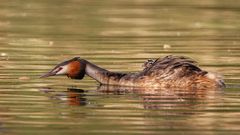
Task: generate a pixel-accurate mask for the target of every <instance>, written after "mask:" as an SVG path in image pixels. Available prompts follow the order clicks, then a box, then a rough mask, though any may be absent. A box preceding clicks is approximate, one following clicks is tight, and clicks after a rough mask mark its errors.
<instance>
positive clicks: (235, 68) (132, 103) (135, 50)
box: [0, 0, 240, 135]
mask: <svg viewBox="0 0 240 135" xmlns="http://www.w3.org/2000/svg"><path fill="white" fill-rule="evenodd" d="M239 18H240V1H239V0H201V1H192V0H181V1H178V0H132V1H129V0H101V1H100V0H24V1H23V0H0V118H1V119H0V134H24V135H26V134H43V133H48V134H58V135H59V134H70V133H71V134H116V133H117V134H176V133H178V134H200V132H199V131H202V132H201V134H202V133H206V134H229V133H232V134H237V133H239V130H240V127H239V124H240V120H239V119H238V118H239V116H240V105H239V103H240V100H239V95H240V92H239V90H240V88H239V87H240V84H239V83H240V61H239V58H240V19H239ZM166 55H183V56H188V57H191V58H193V59H194V60H196V61H198V63H199V65H200V67H201V68H203V69H205V70H208V71H212V72H218V73H220V74H222V75H223V76H224V78H225V81H226V84H227V88H226V89H224V90H220V91H212V90H209V91H197V92H196V91H191V92H186V91H170V90H159V91H156V90H134V89H122V88H104V87H103V88H102V87H99V84H98V83H97V82H96V81H94V80H92V79H91V78H89V77H86V78H85V79H84V80H81V81H75V80H70V79H68V78H67V77H53V78H48V79H39V76H40V75H42V74H43V73H45V72H47V71H48V70H50V69H51V68H52V67H53V66H55V65H56V64H57V63H59V62H61V61H64V60H66V59H70V58H72V57H75V56H80V57H81V58H84V59H87V60H89V61H91V62H93V63H95V64H97V65H99V66H101V67H104V68H106V69H109V70H111V71H123V72H135V71H139V70H142V67H141V65H142V63H144V61H146V60H147V59H150V58H159V57H164V56H166ZM106 89H111V90H110V91H112V92H110V93H109V92H102V91H101V90H103V91H104V90H106Z"/></svg>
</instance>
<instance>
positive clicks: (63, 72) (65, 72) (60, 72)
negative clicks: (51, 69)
mask: <svg viewBox="0 0 240 135" xmlns="http://www.w3.org/2000/svg"><path fill="white" fill-rule="evenodd" d="M67 71H68V66H63V67H62V70H60V71H59V72H57V73H56V75H65V74H67Z"/></svg>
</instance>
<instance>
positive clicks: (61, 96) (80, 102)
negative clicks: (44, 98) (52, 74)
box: [41, 88, 88, 106]
mask: <svg viewBox="0 0 240 135" xmlns="http://www.w3.org/2000/svg"><path fill="white" fill-rule="evenodd" d="M41 91H42V92H44V93H46V94H51V95H50V98H51V99H55V100H60V101H63V102H64V103H67V104H68V105H72V106H85V105H87V104H88V100H87V98H86V97H85V96H86V93H87V92H88V91H87V90H82V89H78V88H67V91H64V92H62V93H58V92H57V91H55V90H53V89H51V88H42V89H41Z"/></svg>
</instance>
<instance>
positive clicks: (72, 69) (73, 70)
mask: <svg viewBox="0 0 240 135" xmlns="http://www.w3.org/2000/svg"><path fill="white" fill-rule="evenodd" d="M85 67H86V64H85V63H84V61H82V60H81V59H80V57H74V58H72V59H70V60H67V61H64V62H62V63H60V64H58V65H57V66H55V67H54V68H53V69H52V70H50V71H49V72H48V73H46V74H44V75H42V76H41V77H40V78H45V77H49V76H56V75H67V76H68V77H70V78H72V79H82V78H83V77H84V75H85Z"/></svg>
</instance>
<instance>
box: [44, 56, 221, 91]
mask: <svg viewBox="0 0 240 135" xmlns="http://www.w3.org/2000/svg"><path fill="white" fill-rule="evenodd" d="M143 66H144V69H143V70H142V71H140V72H137V73H118V72H111V71H108V70H106V69H103V68H100V67H98V66H96V65H95V64H93V63H90V62H89V61H87V60H84V59H82V58H80V57H75V58H72V59H70V60H67V61H64V62H62V63H60V64H58V65H57V66H56V67H55V68H53V69H52V70H51V71H50V72H48V73H46V74H45V75H43V76H41V78H43V77H49V76H55V75H67V76H68V77H69V78H72V79H79V80H81V79H83V77H84V76H85V74H87V75H88V76H90V77H91V78H93V79H95V80H97V81H98V82H99V83H100V84H107V85H119V86H133V87H155V88H156V87H157V88H198V89H202V88H221V87H224V86H225V84H224V81H223V79H222V78H221V76H220V75H217V74H214V73H210V72H207V71H204V70H201V69H200V68H199V67H198V66H197V65H196V62H195V61H194V60H192V59H190V58H187V57H183V56H172V55H170V56H166V57H164V58H158V59H156V60H148V61H146V62H145V63H144V64H143Z"/></svg>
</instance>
